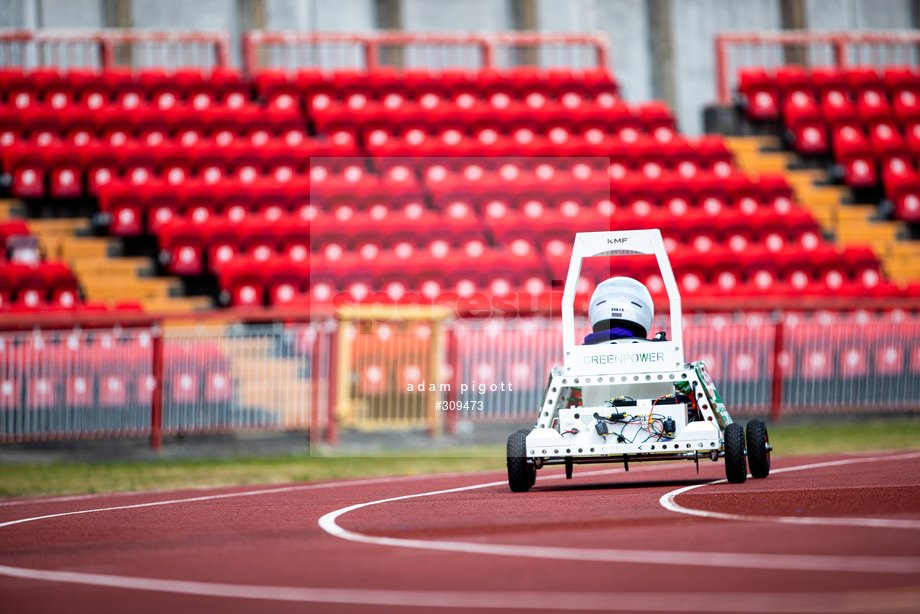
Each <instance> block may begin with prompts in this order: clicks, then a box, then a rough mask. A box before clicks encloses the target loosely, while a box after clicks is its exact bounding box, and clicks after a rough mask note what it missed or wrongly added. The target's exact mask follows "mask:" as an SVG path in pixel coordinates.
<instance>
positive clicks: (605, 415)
mask: <svg viewBox="0 0 920 614" xmlns="http://www.w3.org/2000/svg"><path fill="white" fill-rule="evenodd" d="M643 254H644V255H647V256H654V257H655V258H656V260H657V264H658V268H659V269H660V271H661V279H662V280H663V281H664V286H665V289H666V290H667V294H668V299H669V302H670V322H671V338H670V339H667V338H666V337H667V336H666V335H665V334H664V333H659V334H658V335H656V336H655V338H653V339H647V338H646V337H647V336H648V333H649V332H651V331H647V330H645V331H643V330H641V328H640V332H645V333H646V336H642V335H641V334H635V335H633V336H629V335H630V334H631V333H626V335H627V336H625V337H617V336H616V335H615V334H613V333H611V334H609V335H608V337H605V338H604V340H603V342H601V343H595V344H588V343H576V339H575V314H574V303H575V292H576V286H577V284H578V280H579V277H580V275H581V268H582V261H583V260H584V259H585V258H593V257H610V256H627V255H643ZM610 262H611V263H613V264H612V265H611V268H614V266H615V263H616V259H615V258H611V259H610ZM616 279H617V280H626V281H628V282H632V283H633V284H634V285H636V286H638V288H639V290H640V291H642V292H644V296H645V297H647V300H648V308H649V310H650V311H653V310H654V307H653V305H651V297H650V295H649V294H648V291H647V290H646V289H645V288H644V286H642V285H641V284H639V283H638V282H635V281H634V280H630V279H627V278H616ZM608 281H610V282H612V283H613V285H614V286H615V285H616V282H615V281H614V280H608ZM604 283H605V284H606V283H607V282H604ZM601 285H604V284H601ZM599 291H600V286H599V287H598V291H596V292H595V295H594V296H593V297H592V307H591V309H592V310H593V309H595V307H596V308H597V310H598V313H601V312H604V313H605V314H606V315H602V316H598V317H597V319H602V318H603V317H607V316H609V315H610V314H611V313H612V314H613V317H614V318H615V319H612V320H604V323H609V322H614V323H619V324H622V323H623V322H624V320H623V319H621V318H627V319H628V316H629V314H630V310H638V308H639V307H640V306H641V305H642V304H643V299H642V298H641V296H639V295H636V296H637V298H635V299H633V298H631V296H630V295H629V294H628V292H627V295H626V296H625V298H623V299H622V302H623V305H625V306H618V305H616V303H618V300H617V298H616V296H615V295H611V294H610V293H609V292H608V294H607V295H606V296H604V297H601V298H600V299H599V298H598V296H599ZM611 296H613V298H611ZM607 299H610V300H609V301H608V300H607ZM611 305H612V307H611ZM611 309H612V311H610V310H611ZM605 310H606V311H605ZM640 311H641V310H640ZM624 314H625V315H624ZM641 316H642V314H639V316H637V318H634V319H638V318H641ZM647 317H648V320H647V324H646V328H648V327H649V326H651V318H652V315H651V314H649V315H647ZM592 319H595V317H594V313H593V312H592ZM614 330H616V331H621V330H622V329H620V328H616V329H614ZM595 332H596V331H595ZM597 334H600V335H601V336H602V337H604V335H607V334H608V331H605V332H604V333H597ZM562 335H563V341H562V344H563V348H564V364H563V366H562V367H558V366H557V367H553V369H552V372H551V373H550V376H549V382H548V383H547V385H546V391H545V392H544V394H543V400H542V401H541V403H540V408H539V415H538V417H537V424H536V426H535V427H534V428H533V429H531V430H528V429H522V430H520V431H517V432H516V433H513V434H512V435H511V436H510V437H509V438H508V455H507V456H508V484H509V485H510V487H511V490H512V491H514V492H526V491H528V490H530V488H531V487H532V486H533V485H534V483H535V482H536V479H537V470H538V469H541V468H543V467H546V466H549V465H565V472H566V477H567V478H571V477H572V470H573V467H574V465H576V464H586V463H623V465H624V466H625V468H626V469H627V471H628V470H629V463H637V462H646V461H674V460H689V461H694V462H695V463H697V467H699V461H700V459H711V460H712V461H717V460H718V459H719V458H720V457H721V458H724V459H725V475H726V477H727V478H728V481H729V482H732V483H741V482H744V481H745V479H746V478H747V473H748V466H749V467H750V472H751V475H752V476H753V477H755V478H765V477H767V475H768V474H769V473H770V452H771V450H772V446H771V445H770V441H769V437H768V435H767V428H766V425H765V424H764V422H763V421H762V420H751V421H750V422H748V424H747V433H745V429H744V428H743V427H742V426H741V424H739V423H737V422H732V419H731V417H730V416H729V414H728V411H727V410H726V408H725V404H724V403H723V401H722V398H721V396H719V393H718V391H717V390H716V388H715V386H714V385H713V382H712V379H711V378H710V376H709V373H708V372H707V371H706V365H705V364H703V362H702V361H696V362H692V363H687V362H685V361H684V344H683V334H682V328H681V305H680V294H679V292H678V290H677V283H676V281H675V279H674V272H673V271H672V269H671V263H670V261H669V260H668V254H667V252H666V251H665V247H664V242H663V241H662V238H661V232H660V231H658V230H635V231H623V232H589V233H578V234H577V235H576V237H575V246H574V249H573V250H572V259H571V262H570V264H569V270H568V275H567V277H566V282H565V290H564V292H563V297H562ZM595 336H596V335H595ZM589 337H590V335H589ZM586 341H587V340H586ZM592 341H594V340H592Z"/></svg>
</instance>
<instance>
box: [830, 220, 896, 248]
mask: <svg viewBox="0 0 920 614" xmlns="http://www.w3.org/2000/svg"><path fill="white" fill-rule="evenodd" d="M899 230H900V228H899V226H898V224H897V223H895V222H857V221H855V220H854V221H851V222H850V223H848V224H838V225H837V239H838V240H839V241H842V242H844V243H860V242H862V243H869V242H874V241H895V240H897V237H898V234H899Z"/></svg>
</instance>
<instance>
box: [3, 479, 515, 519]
mask: <svg viewBox="0 0 920 614" xmlns="http://www.w3.org/2000/svg"><path fill="white" fill-rule="evenodd" d="M496 471H499V470H497V469H494V470H490V471H470V472H468V473H463V472H453V473H433V474H430V475H405V476H389V477H379V478H367V479H363V480H346V481H340V482H324V483H322V484H301V485H299V486H280V487H277V488H266V489H261V490H249V491H244V492H229V493H221V494H219V495H202V496H199V497H187V498H184V499H170V500H167V501H148V502H146V503H135V504H133V505H115V506H112V507H102V508H95V509H88V510H76V511H72V512H61V513H58V514H46V515H44V516H33V517H31V518H20V519H18V520H10V521H7V522H2V523H0V529H2V528H3V527H8V526H10V525H14V524H22V523H25V522H33V521H35V520H46V519H48V518H60V517H61V516H77V515H80V514H95V513H97V512H113V511H116V510H130V509H137V508H142V507H157V506H160V505H175V504H177V503H194V502H200V501H215V500H217V499H230V498H233V497H252V496H257V495H271V494H276V493H282V492H296V491H301V490H317V489H323V488H339V487H342V486H352V485H353V486H367V485H369V484H388V483H392V482H404V481H410V480H418V479H426V478H441V477H457V476H473V475H479V474H486V473H495V472H496ZM220 488H230V487H220ZM161 492H164V493H165V492H170V491H161ZM109 494H110V495H112V494H120V493H109ZM147 494H149V493H147Z"/></svg>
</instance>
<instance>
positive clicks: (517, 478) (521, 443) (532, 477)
mask: <svg viewBox="0 0 920 614" xmlns="http://www.w3.org/2000/svg"><path fill="white" fill-rule="evenodd" d="M529 432H530V431H528V430H527V429H521V430H520V431H517V432H516V433H512V434H511V436H510V437H508V486H510V487H511V492H527V491H528V490H530V487H531V486H533V485H534V484H535V483H536V481H537V468H536V466H535V465H534V464H533V463H532V462H527V450H526V447H527V442H526V439H527V433H529Z"/></svg>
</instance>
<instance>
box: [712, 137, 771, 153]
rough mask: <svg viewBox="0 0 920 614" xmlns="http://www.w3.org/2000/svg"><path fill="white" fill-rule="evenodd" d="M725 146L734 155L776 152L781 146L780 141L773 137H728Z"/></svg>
mask: <svg viewBox="0 0 920 614" xmlns="http://www.w3.org/2000/svg"><path fill="white" fill-rule="evenodd" d="M725 144H726V145H728V148H729V149H731V150H732V151H733V152H736V153H746V154H749V153H761V152H764V151H765V150H776V149H779V148H780V146H781V143H780V140H779V138H778V137H775V136H728V137H725Z"/></svg>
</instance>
